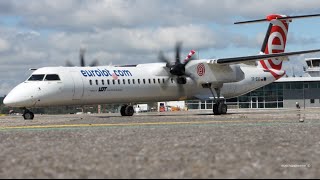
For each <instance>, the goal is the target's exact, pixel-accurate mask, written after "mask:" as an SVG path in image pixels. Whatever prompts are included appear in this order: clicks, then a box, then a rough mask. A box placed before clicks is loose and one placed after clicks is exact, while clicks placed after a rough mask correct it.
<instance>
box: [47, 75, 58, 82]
mask: <svg viewBox="0 0 320 180" xmlns="http://www.w3.org/2000/svg"><path fill="white" fill-rule="evenodd" d="M44 80H45V81H60V77H59V75H58V74H47V75H46V78H44Z"/></svg>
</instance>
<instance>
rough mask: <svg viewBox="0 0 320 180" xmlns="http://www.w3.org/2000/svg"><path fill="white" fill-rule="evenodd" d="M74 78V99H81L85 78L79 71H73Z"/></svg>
mask: <svg viewBox="0 0 320 180" xmlns="http://www.w3.org/2000/svg"><path fill="white" fill-rule="evenodd" d="M71 77H72V80H73V91H72V92H73V98H72V100H80V99H81V98H82V96H83V93H84V86H83V79H82V77H81V76H80V74H79V72H71Z"/></svg>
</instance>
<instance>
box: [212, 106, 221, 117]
mask: <svg viewBox="0 0 320 180" xmlns="http://www.w3.org/2000/svg"><path fill="white" fill-rule="evenodd" d="M219 105H220V103H219V104H213V108H212V110H213V114H214V115H220V114H221V113H220V112H219Z"/></svg>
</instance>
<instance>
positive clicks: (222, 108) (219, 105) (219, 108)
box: [202, 83, 228, 115]
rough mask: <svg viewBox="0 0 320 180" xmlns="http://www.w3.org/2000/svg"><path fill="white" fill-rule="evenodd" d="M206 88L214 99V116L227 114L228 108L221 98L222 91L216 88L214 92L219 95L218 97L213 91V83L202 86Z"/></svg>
mask: <svg viewBox="0 0 320 180" xmlns="http://www.w3.org/2000/svg"><path fill="white" fill-rule="evenodd" d="M202 86H203V87H204V88H208V89H209V90H210V92H211V94H212V96H213V97H214V104H213V108H212V111H213V114H214V115H221V114H227V111H228V106H227V105H226V104H225V103H224V100H223V99H221V98H220V90H221V88H214V90H215V91H216V93H217V96H215V94H214V93H213V91H212V89H211V83H208V84H203V85H202Z"/></svg>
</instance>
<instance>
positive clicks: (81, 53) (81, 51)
mask: <svg viewBox="0 0 320 180" xmlns="http://www.w3.org/2000/svg"><path fill="white" fill-rule="evenodd" d="M84 53H85V49H84V48H81V49H80V66H82V67H84V66H85V62H84Z"/></svg>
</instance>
